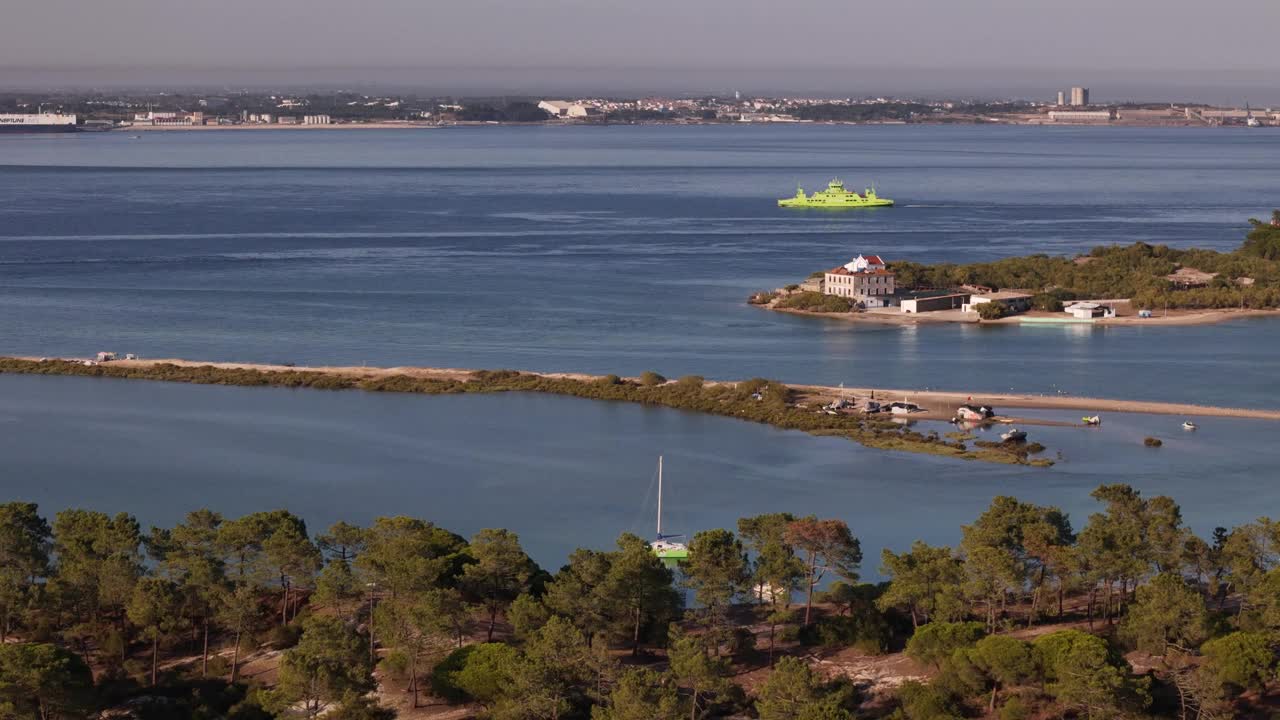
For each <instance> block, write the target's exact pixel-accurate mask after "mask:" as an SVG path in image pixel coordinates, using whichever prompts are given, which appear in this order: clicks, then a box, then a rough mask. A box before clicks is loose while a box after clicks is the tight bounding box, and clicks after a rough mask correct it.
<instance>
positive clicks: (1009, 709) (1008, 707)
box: [1000, 695, 1031, 720]
mask: <svg viewBox="0 0 1280 720" xmlns="http://www.w3.org/2000/svg"><path fill="white" fill-rule="evenodd" d="M1030 714H1031V713H1030V711H1029V710H1027V706H1026V704H1025V703H1023V702H1022V699H1021V698H1019V697H1018V696H1016V695H1015V696H1013V697H1011V698H1009V699H1008V700H1006V701H1005V702H1004V705H1002V706H1001V707H1000V720H1025V719H1026V718H1027V716H1029V715H1030Z"/></svg>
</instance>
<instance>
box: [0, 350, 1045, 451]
mask: <svg viewBox="0 0 1280 720" xmlns="http://www.w3.org/2000/svg"><path fill="white" fill-rule="evenodd" d="M6 372H8V373H22V374H35V375H81V376H88V377H109V378H121V379H136V380H161V381H166V382H186V383H197V384H202V385H239V386H247V387H260V386H272V387H287V388H312V389H320V390H366V391H369V392H403V393H420V394H425V395H444V394H457V393H498V392H536V393H548V394H553V395H568V396H571V397H578V398H584V399H589V400H614V401H619V402H632V403H639V404H642V405H657V406H661V407H668V408H674V409H677V410H688V411H692V412H700V413H707V414H710V415H723V416H727V417H733V418H738V419H740V420H748V421H751V422H757V423H763V424H766V425H772V426H774V427H777V428H781V429H783V430H800V431H804V432H809V433H815V434H823V435H839V436H841V437H847V438H849V439H850V440H853V441H855V442H858V443H861V444H863V445H866V446H868V447H874V448H881V449H886V450H902V451H906V452H916V453H928V454H933V455H942V456H945V457H955V458H961V459H965V460H983V461H987V462H997V463H1013V464H1024V465H1032V464H1034V465H1035V466H1044V465H1049V464H1052V461H1049V460H1046V459H1039V460H1037V461H1034V462H1033V461H1031V460H1030V459H1029V458H1028V453H1027V450H1026V448H1025V446H1024V447H1019V446H1013V445H1006V444H1002V445H999V446H995V447H984V448H978V449H970V448H968V447H966V446H965V444H964V443H959V442H955V443H952V442H948V441H947V440H946V439H944V438H941V437H939V436H938V434H937V433H928V434H923V433H919V432H916V431H914V430H911V429H910V428H905V427H902V426H901V425H898V424H897V423H894V422H892V421H889V420H887V419H883V420H882V419H879V418H877V417H875V416H863V415H858V414H847V413H841V414H836V415H829V414H827V413H825V412H823V411H821V410H820V409H818V408H816V407H815V408H809V407H803V406H801V405H800V404H798V403H797V402H796V400H797V393H796V392H795V391H793V390H792V389H791V388H789V387H787V386H786V385H784V384H782V383H780V382H777V381H774V380H766V379H764V378H755V379H752V380H746V381H743V382H739V383H733V384H730V383H714V384H709V383H705V382H704V381H703V379H702V378H700V377H697V376H687V377H683V378H681V379H679V380H676V381H674V382H667V381H666V379H665V378H663V377H662V376H661V375H659V374H657V373H645V374H644V375H642V376H641V378H640V380H639V381H633V380H627V379H623V378H620V377H618V376H617V375H606V376H604V377H600V378H594V379H586V380H580V379H575V378H565V377H548V376H546V375H538V374H534V373H522V372H518V371H515V370H477V371H474V372H472V373H470V375H469V376H468V377H467V379H466V380H455V379H449V378H427V377H415V376H412V375H375V374H370V375H358V374H354V373H342V372H327V371H323V370H258V369H254V368H224V367H216V366H213V365H200V366H188V365H175V364H172V363H155V364H148V365H121V364H112V363H110V362H107V363H98V364H94V365H86V364H84V363H83V362H77V361H72V360H25V359H21V358H0V373H6Z"/></svg>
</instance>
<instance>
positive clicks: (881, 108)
mask: <svg viewBox="0 0 1280 720" xmlns="http://www.w3.org/2000/svg"><path fill="white" fill-rule="evenodd" d="M932 113H933V108H932V107H931V106H929V105H924V104H922V103H909V102H890V103H867V104H848V105H847V104H836V103H820V104H816V105H801V106H799V107H796V108H795V110H794V111H793V114H794V115H795V116H796V117H797V118H799V119H801V120H814V121H820V122H870V121H879V120H903V121H906V120H910V119H912V118H914V117H917V116H920V115H926V116H927V115H931V114H932Z"/></svg>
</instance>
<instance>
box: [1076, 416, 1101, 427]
mask: <svg viewBox="0 0 1280 720" xmlns="http://www.w3.org/2000/svg"><path fill="white" fill-rule="evenodd" d="M1081 419H1082V420H1084V424H1085V425H1101V424H1102V418H1100V417H1098V416H1097V415H1090V416H1088V417H1085V418H1081Z"/></svg>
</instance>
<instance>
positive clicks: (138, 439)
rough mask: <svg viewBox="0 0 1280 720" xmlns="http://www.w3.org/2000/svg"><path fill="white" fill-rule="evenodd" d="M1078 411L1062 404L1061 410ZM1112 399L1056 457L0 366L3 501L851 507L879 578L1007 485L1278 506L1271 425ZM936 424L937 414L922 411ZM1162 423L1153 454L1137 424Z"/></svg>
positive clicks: (591, 508)
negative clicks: (1009, 461)
mask: <svg viewBox="0 0 1280 720" xmlns="http://www.w3.org/2000/svg"><path fill="white" fill-rule="evenodd" d="M1063 419H1066V418H1063ZM1180 422H1181V419H1180V418H1172V417H1167V416H1141V415H1122V414H1112V415H1108V416H1107V418H1106V421H1105V423H1104V425H1103V427H1102V428H1100V429H1086V428H1082V427H1029V428H1028V430H1030V431H1031V435H1032V438H1033V439H1035V440H1039V441H1041V442H1043V443H1044V444H1045V445H1047V446H1049V447H1050V448H1051V450H1050V453H1049V454H1050V455H1051V456H1053V455H1055V454H1056V453H1057V452H1059V451H1060V452H1061V453H1062V458H1061V461H1060V462H1059V463H1058V464H1057V465H1055V466H1054V467H1052V468H1048V469H1043V468H1028V467H1011V466H1004V465H992V464H988V463H976V462H962V461H955V460H946V459H942V458H938V457H934V456H928V455H914V454H909V453H888V452H884V451H879V450H871V449H867V448H863V447H861V446H859V445H856V444H854V443H852V442H849V441H847V440H843V439H838V438H823V437H813V436H810V435H807V434H804V433H799V432H784V431H781V430H776V429H774V428H770V427H767V426H762V425H755V424H751V423H746V422H741V421H738V420H733V419H729V418H720V417H710V416H705V415H698V414H693V413H685V412H680V411H675V410H668V409H662V408H646V407H642V406H637V405H629V404H622V403H607V402H595V401H589V400H578V399H573V398H562V397H555V396H545V395H525V394H513V395H484V396H465V397H464V396H430V397H423V396H413V395H396V394H384V393H362V392H326V391H309V390H286V389H280V388H240V387H217V386H197V385H182V384H167V383H154V382H145V381H123V380H95V379H89V378H59V377H38V376H7V375H0V463H2V465H0V497H3V498H5V499H8V498H22V499H25V500H29V501H34V502H38V503H40V505H41V507H42V508H43V509H44V510H45V512H47V513H49V514H50V515H51V514H52V513H54V512H56V511H57V510H60V509H63V508H66V507H91V508H96V509H101V510H104V511H109V512H116V511H128V512H132V513H135V514H137V516H138V517H139V519H140V520H141V521H142V522H143V523H144V525H145V524H148V523H156V524H166V523H173V522H176V521H178V520H180V519H181V517H182V514H183V513H185V512H186V511H188V510H191V509H195V508H199V507H210V508H213V509H216V510H218V511H221V512H223V513H226V514H228V515H230V516H235V515H239V514H242V513H247V512H253V511H256V510H261V509H267V508H276V507H287V508H289V509H291V510H293V511H294V512H296V513H298V514H300V515H302V516H303V517H305V518H306V519H307V520H308V522H309V524H310V526H311V527H312V528H313V529H317V530H318V529H323V528H325V527H327V526H328V525H329V524H330V523H332V522H333V521H335V520H338V519H344V520H347V521H350V522H361V523H365V522H368V521H370V520H372V519H373V518H374V517H377V516H379V515H398V514H407V515H413V516H416V517H421V518H424V519H428V520H431V521H433V522H435V523H437V524H439V525H442V526H444V527H447V528H449V529H451V530H454V531H455V532H459V533H462V534H464V535H470V534H471V533H474V532H475V531H477V530H479V529H480V528H483V527H506V528H510V529H512V530H515V531H516V532H518V533H519V534H520V537H521V540H522V542H523V543H524V545H525V546H526V548H527V549H528V550H529V552H530V553H531V554H532V555H533V556H534V558H535V559H536V560H538V561H539V562H540V563H541V564H543V565H545V566H547V567H550V568H555V567H558V566H559V565H560V563H562V562H563V561H564V559H565V557H566V556H567V555H568V553H569V552H570V551H572V550H573V549H574V548H575V547H579V546H585V547H597V548H602V547H608V546H609V545H610V544H611V543H612V542H613V540H614V539H615V538H616V537H617V535H618V533H619V532H622V531H624V530H625V531H631V532H636V533H639V534H641V535H642V536H645V537H648V536H650V535H651V534H652V533H653V530H654V527H653V523H654V513H655V505H654V487H653V485H654V475H655V470H656V465H657V456H658V455H659V454H663V455H664V456H665V459H666V462H665V466H666V472H665V475H664V480H665V482H664V486H665V492H664V497H663V501H664V502H663V504H664V509H665V524H664V527H665V529H666V531H668V532H687V531H691V530H698V529H706V528H713V527H728V528H732V527H734V523H735V522H736V520H737V518H739V517H741V516H746V515H753V514H756V513H762V512H773V511H783V510H786V511H791V512H795V513H797V514H807V513H815V514H819V515H821V516H824V517H832V516H834V517H840V518H843V519H845V520H847V521H848V522H849V524H850V527H852V528H853V530H854V532H855V533H856V534H857V535H858V536H859V537H860V538H861V539H862V542H863V549H864V553H865V555H866V563H865V570H866V571H867V573H868V574H870V575H874V571H875V569H876V568H877V567H878V563H879V554H880V548H882V547H891V548H895V549H902V548H906V547H908V546H909V545H910V543H911V542H912V541H913V540H915V539H917V538H920V539H924V540H926V541H929V542H932V543H954V542H956V541H958V539H959V536H960V525H961V524H964V523H967V522H970V521H972V520H973V519H974V518H975V517H977V515H978V514H979V513H980V512H982V510H983V509H984V508H985V507H986V506H987V505H988V504H989V503H990V501H991V498H992V497H993V496H995V495H1015V496H1017V497H1019V498H1022V499H1024V500H1029V501H1035V502H1041V503H1047V504H1048V503H1051V504H1057V505H1059V506H1061V507H1062V508H1063V509H1064V510H1066V511H1068V512H1069V513H1070V514H1071V517H1072V519H1073V522H1074V523H1075V524H1076V525H1077V527H1081V526H1083V524H1084V523H1085V521H1086V519H1087V517H1088V514H1089V513H1091V512H1094V511H1096V510H1097V509H1098V506H1097V505H1096V504H1095V503H1094V502H1093V501H1092V500H1091V499H1090V498H1089V492H1090V491H1091V490H1092V489H1093V488H1095V487H1096V486H1098V485H1099V484H1102V483H1108V482H1125V483H1129V484H1131V485H1133V486H1135V487H1137V488H1139V489H1140V490H1142V491H1143V492H1144V494H1147V495H1154V494H1167V495H1170V496H1172V497H1173V498H1174V499H1176V500H1178V501H1179V502H1181V503H1182V505H1183V510H1184V514H1185V516H1186V518H1187V520H1188V522H1189V523H1190V525H1191V526H1192V527H1193V529H1195V530H1196V531H1198V532H1200V533H1202V534H1204V535H1206V536H1207V535H1208V534H1209V533H1210V532H1211V531H1212V529H1213V527H1214V526H1216V525H1225V526H1231V525H1234V524H1238V523H1241V522H1247V521H1249V520H1252V519H1254V518H1255V517H1257V516H1259V515H1263V514H1267V513H1272V514H1274V513H1275V510H1276V508H1277V507H1280V485H1277V484H1276V483H1275V482H1273V479H1274V473H1273V472H1272V471H1271V468H1274V467H1276V465H1277V463H1280V445H1277V444H1276V443H1274V442H1272V438H1274V433H1275V425H1273V424H1270V423H1261V422H1256V421H1246V420H1232V419H1225V418H1210V419H1203V420H1201V425H1202V427H1201V429H1200V430H1199V431H1197V432H1194V433H1187V432H1185V431H1183V430H1181V429H1180V428H1179V423H1180ZM921 425H922V426H923V427H922V429H924V430H925V431H927V430H928V429H931V428H934V427H936V428H938V429H939V430H942V429H943V426H942V424H941V423H921ZM1147 435H1157V436H1160V437H1162V438H1164V440H1165V446H1164V447H1162V448H1160V449H1158V450H1152V449H1149V448H1145V447H1143V445H1142V438H1143V437H1145V436H1147Z"/></svg>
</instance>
